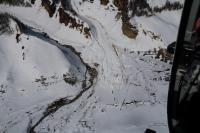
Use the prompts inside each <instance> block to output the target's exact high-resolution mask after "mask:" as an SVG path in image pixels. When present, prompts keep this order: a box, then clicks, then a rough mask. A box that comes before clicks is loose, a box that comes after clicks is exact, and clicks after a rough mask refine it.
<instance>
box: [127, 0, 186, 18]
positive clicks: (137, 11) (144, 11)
mask: <svg viewBox="0 0 200 133" xmlns="http://www.w3.org/2000/svg"><path fill="white" fill-rule="evenodd" d="M128 8H129V11H131V12H132V13H131V17H134V16H152V15H154V14H155V13H160V12H162V11H164V10H169V11H171V10H178V9H181V8H183V4H181V3H180V2H170V1H168V0H167V1H166V3H165V5H163V6H162V7H158V6H155V7H153V8H152V7H150V5H149V4H148V3H147V1H146V0H131V1H130V3H129V5H128Z"/></svg>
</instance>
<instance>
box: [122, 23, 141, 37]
mask: <svg viewBox="0 0 200 133" xmlns="http://www.w3.org/2000/svg"><path fill="white" fill-rule="evenodd" d="M122 32H123V34H124V35H126V36H127V37H129V38H131V39H135V38H136V37H137V35H138V31H137V30H136V28H135V27H133V26H132V25H131V24H130V23H126V22H124V23H123V24H122Z"/></svg>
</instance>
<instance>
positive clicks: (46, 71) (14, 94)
mask: <svg viewBox="0 0 200 133" xmlns="http://www.w3.org/2000/svg"><path fill="white" fill-rule="evenodd" d="M24 2H25V3H28V4H22V3H20V4H15V3H12V4H11V3H6V2H5V1H3V2H1V1H0V3H2V4H0V14H1V15H0V56H1V57H2V58H0V75H1V77H0V79H1V80H0V106H1V108H0V132H8V133H12V132H19V133H21V132H29V133H33V132H38V133H40V132H67V133H74V132H77V133H84V132H87V133H90V132H97V133H112V132H113V133H114V132H115V133H121V132H126V133H129V132H130V133H132V132H135V133H143V132H144V131H145V129H146V128H152V129H154V130H157V132H162V133H165V132H168V127H167V120H166V118H167V117H166V115H167V114H166V100H167V91H168V82H169V76H170V69H171V65H170V64H169V62H170V61H169V60H167V59H165V58H167V57H165V56H166V55H165V53H162V54H164V55H163V57H164V58H163V59H156V58H155V57H156V56H158V55H157V54H158V53H159V51H158V50H159V49H160V51H165V50H164V48H166V45H168V44H169V43H171V42H172V41H174V40H175V39H176V34H177V30H178V25H179V21H180V16H181V11H182V5H183V2H184V1H183V0H170V1H168V0H162V1H160V0H159V1H158V0H148V1H145V0H142V1H140V2H138V1H132V0H129V1H126V2H124V1H122V0H115V1H111V0H110V1H109V0H71V1H68V0H31V1H29V0H26V1H24ZM134 2H135V3H134ZM169 3H170V4H169ZM9 5H10V6H9ZM11 5H12V6H11ZM123 5H126V6H123ZM172 19H173V20H174V21H170V20H172Z"/></svg>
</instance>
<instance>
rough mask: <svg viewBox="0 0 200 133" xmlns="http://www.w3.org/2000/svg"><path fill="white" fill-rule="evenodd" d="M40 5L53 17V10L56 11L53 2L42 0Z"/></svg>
mask: <svg viewBox="0 0 200 133" xmlns="http://www.w3.org/2000/svg"><path fill="white" fill-rule="evenodd" d="M42 6H43V7H44V8H45V9H46V10H47V12H48V13H49V17H53V15H54V13H55V11H56V5H55V3H54V2H53V3H51V2H50V1H49V0H42Z"/></svg>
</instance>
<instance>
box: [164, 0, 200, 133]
mask: <svg viewBox="0 0 200 133" xmlns="http://www.w3.org/2000/svg"><path fill="white" fill-rule="evenodd" d="M199 5H200V1H199V0H185V4H184V8H183V12H182V17H181V22H180V26H179V32H178V36H177V42H176V50H175V55H174V62H173V66H172V71H171V79H170V84H169V92H168V103H167V114H168V126H169V131H170V133H177V132H178V131H177V129H175V127H176V125H177V124H178V123H177V122H178V121H177V119H176V118H177V116H178V114H177V113H178V107H179V106H178V105H179V100H180V91H181V88H180V84H181V82H182V78H183V76H184V74H185V72H186V69H187V67H188V65H191V64H190V62H188V61H187V60H186V59H187V58H186V57H185V54H186V52H189V53H190V52H192V50H194V43H193V42H192V33H193V26H194V22H195V20H196V16H197V13H198V11H199ZM186 42H187V43H186ZM188 56H189V55H188ZM190 61H191V60H190Z"/></svg>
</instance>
